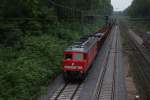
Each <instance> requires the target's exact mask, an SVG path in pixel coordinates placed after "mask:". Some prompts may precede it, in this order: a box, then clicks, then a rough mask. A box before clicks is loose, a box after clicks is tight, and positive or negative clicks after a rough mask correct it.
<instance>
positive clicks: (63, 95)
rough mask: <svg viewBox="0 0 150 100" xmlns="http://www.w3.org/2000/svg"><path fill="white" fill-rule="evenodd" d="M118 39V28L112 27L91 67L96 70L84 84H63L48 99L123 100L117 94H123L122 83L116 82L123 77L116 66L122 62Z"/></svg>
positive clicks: (121, 96)
mask: <svg viewBox="0 0 150 100" xmlns="http://www.w3.org/2000/svg"><path fill="white" fill-rule="evenodd" d="M119 39H120V37H119V27H118V26H114V28H113V30H112V32H111V34H110V35H109V37H108V38H107V42H106V44H105V46H104V48H103V50H101V51H102V52H101V53H100V57H99V59H97V61H96V64H95V66H92V68H94V67H95V68H97V70H92V71H94V72H92V73H90V77H89V76H88V77H87V78H86V79H85V81H84V82H80V83H76V84H73V83H64V82H63V83H62V84H61V85H60V86H59V87H58V89H56V91H55V92H54V93H53V94H52V95H51V96H50V97H49V100H125V99H124V94H120V93H118V91H121V92H124V90H123V89H122V90H121V88H122V86H120V84H122V83H120V81H118V80H121V78H122V77H120V76H123V75H120V74H119V73H120V70H119V69H118V66H119V67H120V66H121V67H122V65H119V64H118V62H121V61H122V60H121V61H120V59H119V57H118V55H120V53H118V52H120V51H119V49H120V47H119V45H120V44H119V43H120V41H119ZM120 57H121V56H120ZM95 68H94V69H95ZM121 72H122V71H121ZM94 73H96V74H94ZM91 75H92V77H91ZM93 75H94V76H93ZM119 75H120V76H119ZM95 76H96V77H95ZM89 79H90V80H89ZM121 81H122V80H121ZM88 82H89V83H88ZM116 91H117V92H116ZM116 96H117V97H116ZM118 98H121V99H118Z"/></svg>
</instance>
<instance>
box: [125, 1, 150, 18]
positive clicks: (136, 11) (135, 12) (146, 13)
mask: <svg viewBox="0 0 150 100" xmlns="http://www.w3.org/2000/svg"><path fill="white" fill-rule="evenodd" d="M149 6H150V0H134V1H133V3H132V5H131V6H130V7H129V8H128V9H127V12H128V14H129V15H130V16H132V17H144V18H150V7H149Z"/></svg>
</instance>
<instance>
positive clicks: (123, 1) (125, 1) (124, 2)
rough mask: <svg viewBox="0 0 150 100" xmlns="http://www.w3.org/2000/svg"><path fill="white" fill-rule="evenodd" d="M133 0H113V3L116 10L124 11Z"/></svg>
mask: <svg viewBox="0 0 150 100" xmlns="http://www.w3.org/2000/svg"><path fill="white" fill-rule="evenodd" d="M132 1H133V0H111V4H112V5H113V7H114V11H122V10H125V9H126V8H127V7H128V6H129V5H131V3H132Z"/></svg>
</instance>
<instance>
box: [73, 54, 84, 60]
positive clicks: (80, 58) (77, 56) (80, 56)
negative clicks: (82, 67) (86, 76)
mask: <svg viewBox="0 0 150 100" xmlns="http://www.w3.org/2000/svg"><path fill="white" fill-rule="evenodd" d="M75 59H76V60H83V59H84V57H83V54H81V53H77V54H76V56H75Z"/></svg>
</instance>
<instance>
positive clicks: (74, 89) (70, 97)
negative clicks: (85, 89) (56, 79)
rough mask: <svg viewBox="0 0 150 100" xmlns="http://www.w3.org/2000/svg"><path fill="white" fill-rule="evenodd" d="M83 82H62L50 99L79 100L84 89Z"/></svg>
mask: <svg viewBox="0 0 150 100" xmlns="http://www.w3.org/2000/svg"><path fill="white" fill-rule="evenodd" d="M82 86H83V84H81V83H77V84H75V83H65V84H62V85H61V86H60V87H59V88H58V90H57V91H56V92H55V93H54V95H53V96H52V97H51V98H50V100H77V99H78V97H79V94H80V91H81V89H82Z"/></svg>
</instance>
